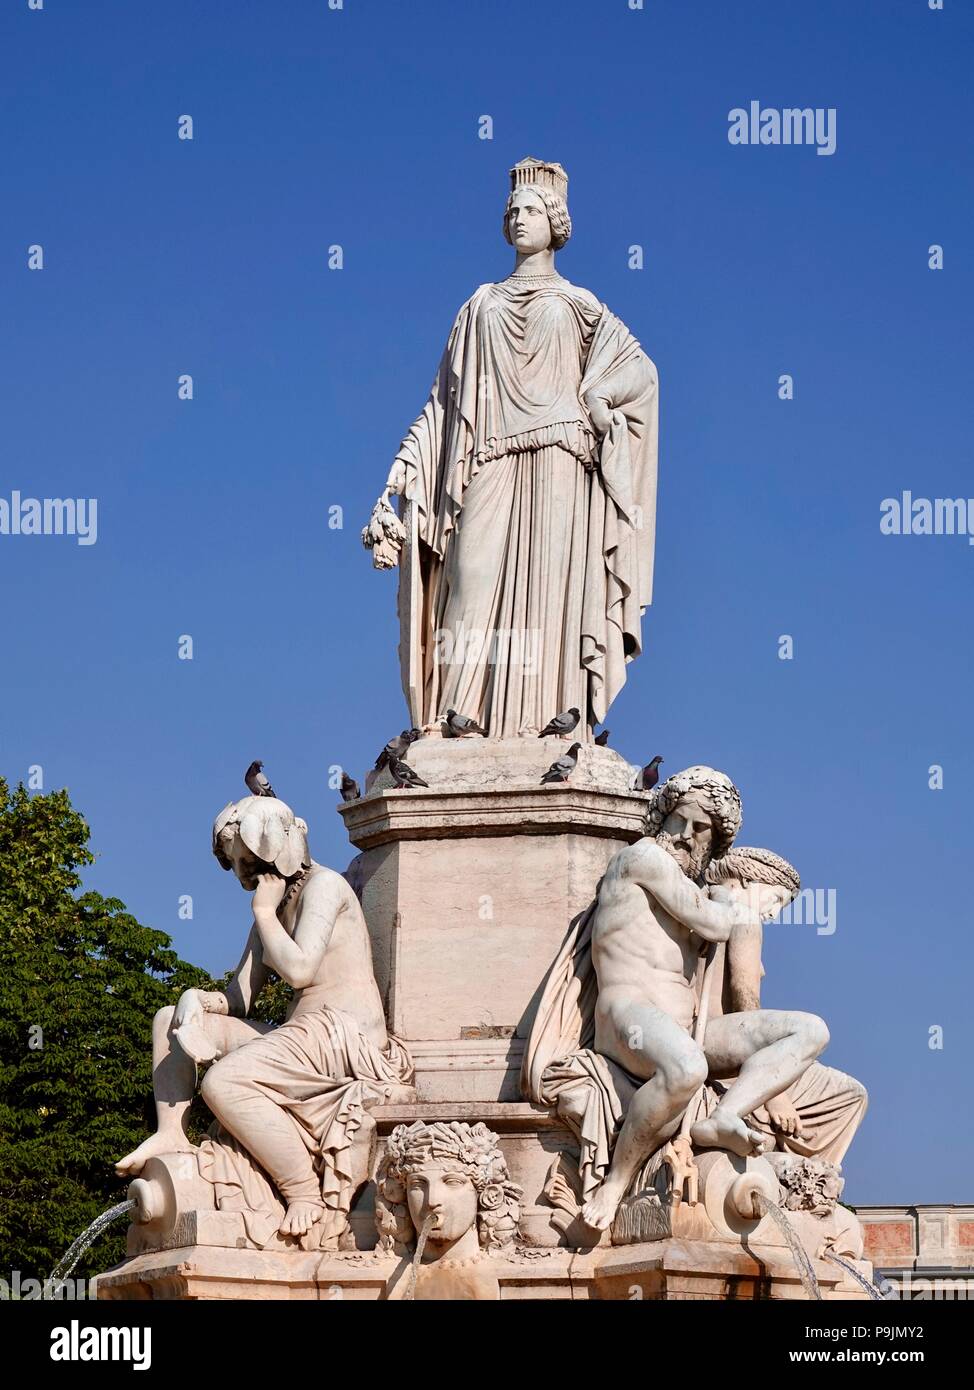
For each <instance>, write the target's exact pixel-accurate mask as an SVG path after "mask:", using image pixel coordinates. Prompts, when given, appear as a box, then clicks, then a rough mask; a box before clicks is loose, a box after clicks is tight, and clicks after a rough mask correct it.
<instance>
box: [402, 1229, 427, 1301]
mask: <svg viewBox="0 0 974 1390" xmlns="http://www.w3.org/2000/svg"><path fill="white" fill-rule="evenodd" d="M432 1227H433V1213H432V1212H430V1214H429V1216H427V1218H426V1220H425V1221H424V1222H423V1225H422V1229H421V1230H420V1233H419V1235H418V1236H417V1237H416V1253H415V1255H414V1256H413V1267H412V1269H411V1270H410V1273H409V1287H408V1288H407V1290H406V1299H411V1298H415V1297H416V1280H417V1278H418V1276H419V1266H420V1264H421V1263H422V1259H423V1251H424V1250H425V1249H426V1241H427V1238H428V1236H429V1233H430V1231H431V1229H432ZM404 1301H405V1300H404Z"/></svg>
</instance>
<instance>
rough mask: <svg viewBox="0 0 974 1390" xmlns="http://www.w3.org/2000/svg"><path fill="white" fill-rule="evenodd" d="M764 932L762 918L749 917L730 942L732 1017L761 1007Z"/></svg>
mask: <svg viewBox="0 0 974 1390" xmlns="http://www.w3.org/2000/svg"><path fill="white" fill-rule="evenodd" d="M763 936H764V929H763V927H762V925H761V919H760V918H759V917H748V919H747V920H746V921H745V922H739V923H738V924H737V926H735V927H734V929H733V931H732V932H731V934H730V937H729V939H728V942H727V993H728V998H729V1002H730V1011H731V1012H732V1013H747V1012H749V1011H750V1010H752V1009H760V1007H761V977H762V975H763V974H764V967H763V966H762V964H761V944H762V939H763Z"/></svg>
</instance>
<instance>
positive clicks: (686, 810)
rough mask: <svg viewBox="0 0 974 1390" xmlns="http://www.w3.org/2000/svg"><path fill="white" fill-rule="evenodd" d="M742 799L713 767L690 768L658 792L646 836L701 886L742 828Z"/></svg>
mask: <svg viewBox="0 0 974 1390" xmlns="http://www.w3.org/2000/svg"><path fill="white" fill-rule="evenodd" d="M741 818H742V811H741V795H740V792H739V791H738V790H737V788H736V787H735V786H734V783H733V782H732V781H731V779H730V778H729V777H728V776H727V775H726V774H725V773H723V772H718V771H717V770H716V769H715V768H712V767H702V766H697V767H688V768H685V769H684V771H683V772H675V773H674V774H673V776H672V777H667V779H666V781H665V782H661V783H660V784H659V786H657V787H656V788H655V789H654V791H653V795H652V799H651V800H650V802H649V809H648V811H647V813H646V833H647V834H648V835H652V836H653V837H654V839H655V840H656V842H657V844H660V845H662V846H663V848H664V849H665V850H667V851H668V853H670V854H671V855H672V856H673V858H674V859H675V860H676V862H677V863H678V864H679V866H680V868H681V869H682V870H683V872H684V873H685V874H686V875H687V877H688V878H692V879H694V880H699V879H701V878H702V876H703V875H704V873H705V872H706V870H707V866H708V865H709V864H710V862H711V860H713V859H719V858H721V857H722V856H723V855H725V854H726V853H727V851H728V850H729V849H730V847H731V845H732V844H733V843H734V840H735V838H736V836H737V832H738V831H739V830H740V828H741Z"/></svg>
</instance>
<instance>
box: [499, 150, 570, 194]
mask: <svg viewBox="0 0 974 1390" xmlns="http://www.w3.org/2000/svg"><path fill="white" fill-rule="evenodd" d="M528 186H533V187H535V188H549V189H550V190H551V192H552V193H556V194H557V195H558V197H559V198H561V199H562V201H563V202H567V201H568V175H567V174H566V173H565V171H564V169H563V168H562V167H561V165H560V164H548V163H546V161H545V160H543V159H534V158H533V157H532V156H531V155H528V156H527V157H526V158H525V159H522V160H520V161H519V162H518V163H517V164H515V165H514V168H513V169H512V170H511V192H512V193H516V192H517V190H518V189H519V188H526V187H528Z"/></svg>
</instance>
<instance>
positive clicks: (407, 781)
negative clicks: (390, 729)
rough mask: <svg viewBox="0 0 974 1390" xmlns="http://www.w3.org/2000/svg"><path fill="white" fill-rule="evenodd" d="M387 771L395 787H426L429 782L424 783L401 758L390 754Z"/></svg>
mask: <svg viewBox="0 0 974 1390" xmlns="http://www.w3.org/2000/svg"><path fill="white" fill-rule="evenodd" d="M389 771H390V772H391V773H392V779H393V781H394V782H395V784H396V786H397V787H399V788H400V790H401V789H402V788H403V787H428V786H429V782H424V781H423V779H422V777H420V775H419V773H418V772H416V771H414V770H413V768H411V767H410V766H409V764H408V763H407V762H404V761H403V759H402V758H397V757H396V756H395V754H392V755H391V756H390V758H389Z"/></svg>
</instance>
